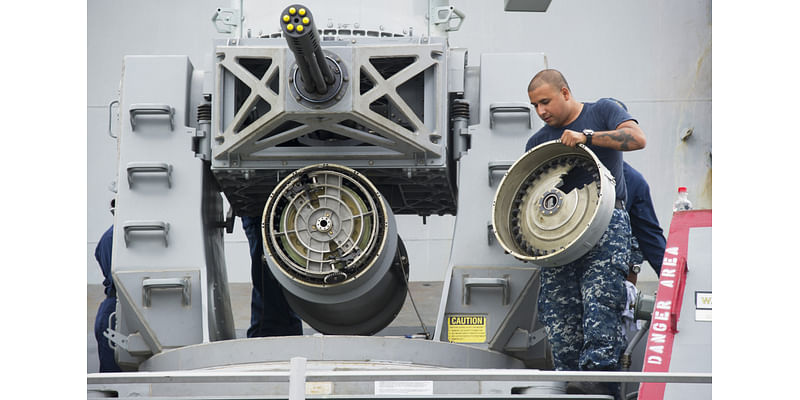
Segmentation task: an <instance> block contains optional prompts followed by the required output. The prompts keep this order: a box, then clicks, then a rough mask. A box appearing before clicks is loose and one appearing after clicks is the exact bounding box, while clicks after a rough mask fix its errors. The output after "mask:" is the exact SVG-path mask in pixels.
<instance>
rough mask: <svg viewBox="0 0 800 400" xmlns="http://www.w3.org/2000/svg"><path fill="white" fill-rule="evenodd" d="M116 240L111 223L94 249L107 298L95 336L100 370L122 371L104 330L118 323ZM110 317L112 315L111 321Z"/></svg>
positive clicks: (112, 202)
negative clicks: (113, 254)
mask: <svg viewBox="0 0 800 400" xmlns="http://www.w3.org/2000/svg"><path fill="white" fill-rule="evenodd" d="M115 205H116V204H115V200H113V199H112V200H111V214H112V215H113V214H114V207H115ZM113 242H114V225H111V227H110V228H108V229H107V230H106V231H105V232H104V233H103V236H101V237H100V241H98V242H97V247H96V248H95V250H94V258H95V259H96V260H97V263H98V264H100V270H101V271H102V272H103V278H104V279H103V287H104V289H103V290H104V292H105V294H106V298H105V299H104V300H103V302H102V303H100V307H99V308H98V309H97V316H96V317H95V319H94V337H95V340H97V356H98V358H99V359H100V372H122V370H121V369H120V368H119V365H117V361H116V360H115V359H114V349H112V348H111V346H109V345H108V339H107V338H106V337H105V336H103V332H105V330H106V329H107V328H108V327H109V322H110V323H111V325H112V326H113V325H115V324H116V318H114V317H111V314H113V313H114V311H115V310H116V308H117V289H116V287H115V286H114V281H113V280H112V278H111V249H112V246H113ZM109 317H111V319H110V321H109Z"/></svg>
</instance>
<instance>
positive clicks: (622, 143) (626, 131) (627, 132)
mask: <svg viewBox="0 0 800 400" xmlns="http://www.w3.org/2000/svg"><path fill="white" fill-rule="evenodd" d="M603 136H605V137H607V138H609V139H611V140H613V141H615V142H617V143H618V144H619V149H620V150H622V151H628V150H631V144H636V138H635V137H634V136H633V132H631V129H630V128H620V129H616V130H613V131H608V132H604V134H603Z"/></svg>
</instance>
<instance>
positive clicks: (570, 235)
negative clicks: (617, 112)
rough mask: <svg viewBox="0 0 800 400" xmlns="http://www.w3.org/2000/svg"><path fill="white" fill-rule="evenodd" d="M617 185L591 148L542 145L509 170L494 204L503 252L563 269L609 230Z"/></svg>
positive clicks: (499, 240)
mask: <svg viewBox="0 0 800 400" xmlns="http://www.w3.org/2000/svg"><path fill="white" fill-rule="evenodd" d="M614 198H615V182H614V178H613V176H612V175H611V173H610V172H609V171H608V170H607V169H606V168H605V166H603V164H602V163H601V162H600V160H599V159H598V158H597V156H596V155H595V154H594V153H593V152H592V151H591V150H589V148H588V147H585V146H583V145H578V146H577V147H574V148H573V147H568V146H565V145H563V144H562V143H560V142H559V141H557V140H556V141H551V142H546V143H542V144H540V145H538V146H536V147H534V148H533V149H531V150H530V151H528V152H527V153H525V154H524V155H523V156H522V157H520V159H519V160H517V161H516V162H515V163H514V165H512V166H511V168H510V169H509V170H508V172H507V173H506V175H505V176H504V177H503V180H502V181H501V182H500V185H499V186H498V189H497V193H496V194H495V200H494V202H493V204H492V225H493V227H494V233H495V236H496V237H497V239H498V242H499V243H500V245H501V246H502V247H503V249H504V250H505V251H506V252H508V253H509V254H512V255H513V256H514V257H516V258H518V259H520V260H524V261H531V262H534V263H536V264H537V265H540V266H561V265H565V264H567V263H569V262H572V261H574V260H576V259H578V258H580V257H581V256H582V255H584V254H586V252H588V251H589V250H590V249H591V248H592V247H593V246H594V245H595V244H596V243H597V241H598V240H599V239H600V237H601V236H602V234H603V233H604V232H605V230H606V228H607V227H608V223H609V222H610V220H611V214H612V213H613V210H614Z"/></svg>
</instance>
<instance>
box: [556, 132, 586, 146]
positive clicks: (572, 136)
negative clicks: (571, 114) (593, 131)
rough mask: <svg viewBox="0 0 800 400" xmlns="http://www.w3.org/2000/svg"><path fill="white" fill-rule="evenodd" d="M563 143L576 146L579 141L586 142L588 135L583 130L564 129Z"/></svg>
mask: <svg viewBox="0 0 800 400" xmlns="http://www.w3.org/2000/svg"><path fill="white" fill-rule="evenodd" d="M561 143H563V144H565V145H567V146H569V147H575V146H577V145H578V143H586V135H584V134H583V132H577V131H573V130H570V129H564V133H562V134H561Z"/></svg>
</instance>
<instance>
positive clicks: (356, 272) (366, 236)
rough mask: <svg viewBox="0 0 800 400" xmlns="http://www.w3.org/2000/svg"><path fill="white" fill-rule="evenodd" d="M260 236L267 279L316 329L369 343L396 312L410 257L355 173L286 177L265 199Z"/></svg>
mask: <svg viewBox="0 0 800 400" xmlns="http://www.w3.org/2000/svg"><path fill="white" fill-rule="evenodd" d="M262 229H263V238H264V250H265V255H266V258H267V264H268V266H269V268H270V270H271V271H272V274H273V275H274V276H275V278H276V279H277V280H278V282H279V283H280V285H281V286H282V287H283V289H284V293H285V295H286V299H287V301H288V302H289V304H290V305H291V306H292V309H293V310H294V311H295V312H296V313H298V314H299V315H300V316H301V318H302V319H303V320H304V321H306V322H307V323H308V324H309V325H311V326H312V327H313V328H314V329H316V330H318V331H320V332H322V333H326V334H355V335H370V334H374V333H377V332H378V331H380V330H381V329H383V328H384V327H386V326H387V325H388V324H389V323H390V322H391V321H392V320H393V319H394V317H395V316H396V315H397V313H399V312H400V308H401V307H402V305H403V302H404V301H405V295H406V284H407V276H408V271H407V267H408V266H407V260H408V256H407V255H406V254H405V248H404V246H403V243H402V241H401V240H400V238H399V236H398V235H397V226H396V223H395V220H394V214H392V211H391V208H390V207H389V206H388V203H387V202H386V201H385V200H384V198H383V196H381V194H380V192H378V190H377V189H376V188H375V186H374V185H373V184H372V183H371V182H370V181H369V180H367V179H366V177H364V176H363V175H361V174H360V173H359V172H357V171H355V170H353V169H350V168H348V167H344V166H341V165H334V164H314V165H311V166H308V167H305V168H302V169H299V170H297V171H295V172H293V173H291V174H290V175H289V176H287V177H286V178H285V179H283V180H282V181H281V182H280V183H279V184H278V185H277V186H276V188H275V190H273V192H272V193H271V194H270V195H269V198H268V199H267V203H266V206H265V207H264V213H263V217H262Z"/></svg>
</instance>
